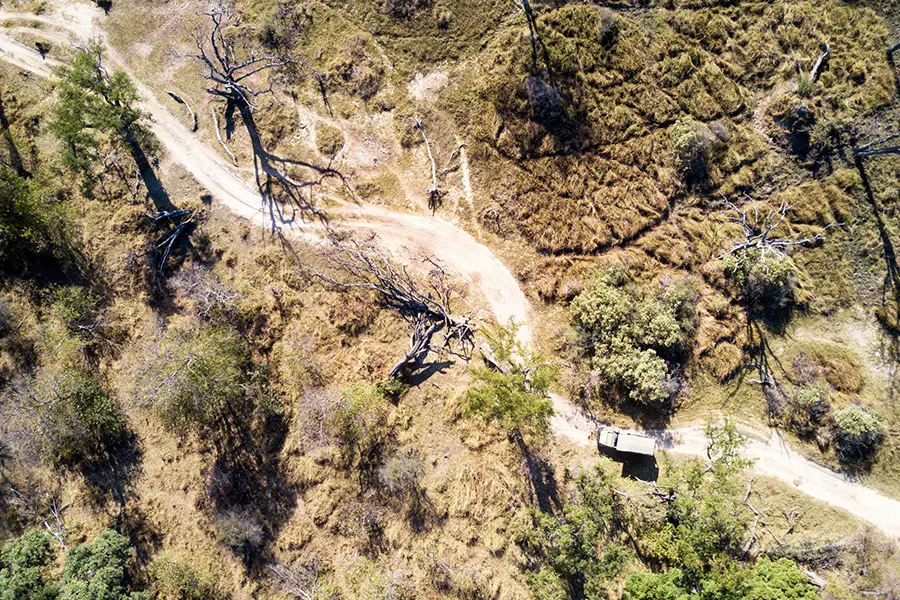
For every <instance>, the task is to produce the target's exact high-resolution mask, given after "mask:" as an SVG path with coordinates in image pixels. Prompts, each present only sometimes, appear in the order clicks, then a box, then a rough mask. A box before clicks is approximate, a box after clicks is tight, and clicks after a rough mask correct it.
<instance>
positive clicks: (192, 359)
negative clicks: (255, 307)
mask: <svg viewBox="0 0 900 600" xmlns="http://www.w3.org/2000/svg"><path fill="white" fill-rule="evenodd" d="M249 367H250V359H249V355H248V352H247V346H246V344H245V343H244V342H243V340H241V338H240V337H238V335H237V333H236V332H235V331H232V330H230V329H226V328H218V327H212V326H181V325H176V326H173V327H172V328H170V329H169V330H168V331H167V332H166V335H165V336H164V338H163V339H162V341H161V342H160V344H159V347H156V348H148V349H147V351H146V353H145V355H144V356H142V357H139V360H138V364H137V365H136V366H135V368H134V370H133V375H132V378H133V380H134V383H135V390H134V396H135V398H136V400H137V401H138V403H139V404H142V405H145V406H151V407H152V408H153V410H154V412H155V413H156V415H157V416H158V417H159V419H160V420H161V422H162V424H163V426H164V427H165V428H166V429H167V430H169V431H171V432H173V433H176V434H180V435H186V434H188V433H190V432H197V433H200V432H203V431H206V430H208V429H210V428H214V427H216V426H217V425H221V424H222V423H223V422H224V419H226V417H227V415H228V412H229V409H235V408H238V407H239V406H240V405H241V402H242V400H244V398H245V391H246V390H245V387H244V386H245V384H246V383H248V370H249Z"/></svg>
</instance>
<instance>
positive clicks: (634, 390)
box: [571, 270, 697, 410]
mask: <svg viewBox="0 0 900 600" xmlns="http://www.w3.org/2000/svg"><path fill="white" fill-rule="evenodd" d="M695 296H696V293H695V292H694V291H693V289H692V287H691V285H690V283H689V282H688V281H686V280H672V281H665V282H661V283H660V284H658V285H657V286H655V287H653V286H640V285H638V284H636V283H635V282H633V281H630V280H629V279H628V276H627V274H626V273H625V272H622V271H619V270H607V271H603V272H601V273H598V274H597V275H595V276H594V277H593V278H592V279H591V281H590V282H589V283H588V284H587V286H586V287H585V289H584V291H582V292H581V293H580V294H579V295H578V296H577V297H576V298H575V299H574V300H573V301H572V305H571V312H572V321H573V323H574V325H575V327H576V329H577V330H578V332H579V334H580V336H581V351H582V352H583V353H584V355H585V356H586V357H587V358H589V360H590V364H591V369H592V370H593V371H594V372H596V373H597V374H599V375H600V376H601V377H602V378H603V381H604V382H605V383H608V385H602V386H599V387H600V389H599V390H597V393H599V394H602V395H606V399H608V400H614V401H629V402H635V403H638V404H640V405H644V406H646V407H648V408H651V409H656V410H661V409H664V408H666V407H667V406H668V405H669V403H670V402H671V400H672V399H673V398H674V397H675V395H676V394H677V393H678V390H679V388H680V383H679V377H680V374H679V369H680V367H681V365H682V364H683V362H684V360H685V359H686V358H687V356H688V354H689V351H690V344H691V343H692V336H693V334H694V331H695V329H696V327H697V317H696V297H695Z"/></svg>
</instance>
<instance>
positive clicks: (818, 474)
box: [0, 3, 900, 538]
mask: <svg viewBox="0 0 900 600" xmlns="http://www.w3.org/2000/svg"><path fill="white" fill-rule="evenodd" d="M98 15H99V13H98V11H96V10H95V9H94V8H93V7H90V6H88V5H80V4H75V3H66V6H65V7H64V8H63V9H62V11H61V12H59V13H56V14H43V15H32V14H25V13H11V12H7V11H2V10H0V22H2V23H3V24H4V25H6V27H5V28H2V33H0V59H2V60H4V61H6V62H9V63H11V64H12V65H14V66H16V67H18V68H20V69H22V70H25V71H28V72H31V73H33V74H35V75H38V76H41V77H46V78H52V77H53V76H54V70H55V69H56V68H57V67H58V66H59V63H58V62H56V61H54V60H52V59H46V60H45V59H44V58H43V57H42V56H41V55H40V54H39V53H38V52H37V51H36V50H35V49H33V48H30V47H28V46H25V45H24V44H22V43H20V42H18V41H16V40H15V39H14V38H13V37H12V35H11V34H12V33H14V32H18V33H23V32H25V33H29V34H32V35H39V36H43V37H45V38H47V39H50V40H51V41H54V42H56V43H59V42H65V41H67V40H68V39H69V38H70V37H73V38H74V40H76V41H78V40H80V41H81V42H82V43H83V42H84V41H85V40H87V39H90V38H92V37H100V38H103V35H102V31H100V30H98V29H96V28H95V26H94V23H95V22H96V20H97V19H98V18H99V16H98ZM35 22H38V23H40V24H41V25H42V26H49V27H51V28H54V29H44V28H42V29H35V28H32V27H30V26H29V24H30V23H35ZM15 23H19V25H14V24H15ZM107 48H108V51H109V52H108V56H109V60H110V61H112V62H113V63H115V65H116V66H117V67H118V68H121V69H123V70H125V71H126V72H128V73H129V75H131V77H132V80H133V81H134V82H135V85H136V86H137V88H138V91H139V92H140V94H141V96H142V97H143V98H144V100H143V102H142V106H141V109H142V110H143V111H145V112H146V113H147V114H149V115H150V117H151V119H152V123H151V129H152V131H153V133H154V134H155V135H156V137H157V138H158V139H159V141H160V142H161V144H162V145H163V146H164V147H165V148H166V150H167V152H168V153H169V155H170V156H171V157H172V159H174V160H175V161H176V162H178V163H179V164H180V165H181V166H183V167H184V168H185V169H186V170H187V171H188V172H189V173H190V174H191V175H192V176H193V177H194V178H195V179H196V180H197V182H199V183H200V185H202V186H203V187H205V188H206V189H207V190H208V191H209V192H210V194H211V195H212V196H213V198H214V199H215V200H217V201H219V202H221V203H222V204H224V205H225V206H227V207H228V208H229V209H230V210H231V211H233V212H234V213H235V214H237V215H239V216H241V217H244V218H246V219H249V220H251V221H253V222H254V223H257V224H259V225H261V226H265V227H269V226H271V218H270V216H269V215H268V213H267V212H266V211H265V210H264V209H263V204H262V200H261V198H260V195H259V194H258V192H257V191H256V190H255V189H254V187H253V186H251V185H250V184H248V183H247V182H245V181H243V180H242V179H241V178H240V177H239V176H238V175H236V174H235V173H234V172H233V171H232V169H231V168H230V167H229V166H228V165H227V164H226V163H225V161H224V160H223V159H221V158H220V157H219V156H218V154H217V153H216V152H214V151H213V150H211V149H209V148H208V147H207V146H205V145H204V144H203V143H202V142H201V141H200V140H198V139H197V138H196V137H195V136H194V135H193V134H192V133H191V132H190V131H189V130H188V129H187V127H185V126H184V125H182V123H181V122H180V121H179V120H178V119H177V118H176V117H174V116H173V115H172V114H171V113H170V112H169V111H168V110H167V109H166V108H165V107H164V106H163V105H162V104H161V103H160V102H159V101H158V100H157V99H156V97H155V95H154V93H153V92H152V91H151V90H150V89H149V88H148V87H147V86H146V85H144V84H142V83H141V82H140V81H139V80H138V79H137V78H136V77H134V76H133V74H132V73H130V72H129V70H128V68H127V65H126V62H125V61H124V60H123V59H122V57H121V56H119V54H118V53H117V52H116V51H115V49H113V48H112V47H110V46H109V44H107ZM467 171H468V169H466V172H465V173H464V174H463V175H464V179H465V181H468V172H467ZM469 193H471V192H470V191H469V190H468V189H467V195H468V194H469ZM340 215H341V217H342V220H341V224H342V225H343V226H346V227H351V228H353V229H358V230H369V231H373V232H375V233H377V234H378V235H379V241H380V243H381V244H382V245H383V246H385V247H386V248H387V249H388V250H389V251H391V252H392V253H394V254H395V255H397V256H407V257H409V256H415V255H418V254H427V255H432V256H435V257H437V258H439V259H440V260H441V261H442V262H443V263H444V264H445V265H447V266H448V267H449V268H450V269H451V270H454V271H456V272H457V273H458V274H460V276H461V277H463V278H464V279H466V280H468V282H469V283H470V284H471V285H472V286H477V288H478V289H479V290H480V291H481V293H482V294H483V295H484V298H485V300H486V301H487V304H488V306H489V307H490V309H491V311H492V313H493V314H494V316H495V318H496V319H497V320H498V321H499V322H507V321H508V320H509V319H510V318H514V319H515V320H516V321H517V322H519V323H522V324H523V326H522V327H521V329H520V330H519V339H520V341H521V342H522V343H523V344H524V345H526V346H533V345H534V340H533V332H532V330H531V328H530V323H532V315H531V309H530V305H529V302H528V299H527V298H526V296H525V294H524V293H523V291H522V289H521V288H520V287H519V284H518V282H517V281H516V279H515V277H514V276H513V275H512V273H511V272H510V271H509V269H507V268H506V267H505V266H504V265H503V263H502V262H500V261H499V260H498V259H497V258H496V257H495V256H494V254H493V253H492V252H491V251H490V249H488V248H487V247H486V246H484V245H483V244H481V243H479V242H478V241H477V240H475V239H474V238H473V237H472V236H471V235H469V234H468V233H467V232H465V231H464V230H462V229H460V228H459V227H457V226H456V225H454V224H453V223H451V222H449V221H447V220H445V219H442V218H440V217H432V216H423V215H418V214H412V213H405V212H399V211H394V210H389V209H386V208H383V207H377V206H367V205H354V206H351V207H349V208H343V209H342V210H341V211H340ZM283 228H284V229H288V230H290V231H292V232H293V233H294V234H295V235H298V236H303V237H307V238H312V239H318V235H317V232H316V226H315V225H312V224H303V223H295V224H293V225H290V224H288V225H285V226H283ZM552 397H553V403H554V407H555V409H556V413H557V414H556V415H555V416H554V418H553V421H552V426H553V431H554V432H555V433H556V435H558V436H562V437H565V438H568V439H570V440H571V441H573V442H575V443H578V444H583V445H586V446H589V447H596V442H595V441H594V439H593V432H594V431H595V430H596V424H595V423H593V422H592V421H591V420H589V419H588V418H586V417H585V416H583V415H582V414H581V413H580V411H578V410H577V409H576V408H574V407H573V406H572V404H571V403H570V402H569V401H568V400H567V399H566V398H564V397H563V396H560V395H559V394H553V395H552ZM744 433H745V434H746V435H747V437H748V442H747V445H746V446H745V448H744V454H745V455H746V456H747V458H749V459H752V460H753V461H754V469H755V471H756V472H758V473H760V474H762V475H767V476H771V477H774V478H777V479H780V480H782V481H785V482H787V483H788V484H789V485H791V486H793V487H794V488H795V489H797V490H799V491H801V492H803V493H805V494H808V495H810V496H811V497H813V498H816V499H817V500H820V501H822V502H826V503H827V504H830V505H832V506H835V507H837V508H840V509H843V510H845V511H847V512H848V513H850V514H852V515H854V516H856V517H858V518H860V519H862V520H865V521H868V522H869V523H872V524H873V525H875V526H877V527H879V528H881V529H882V530H884V531H885V532H886V533H888V534H889V535H891V536H894V537H897V538H900V502H898V501H897V500H894V499H892V498H888V497H887V496H884V495H881V494H879V493H877V492H875V491H874V490H871V489H868V488H866V487H863V486H861V485H859V484H858V483H855V482H853V481H850V480H848V479H847V478H846V477H844V476H843V475H841V474H839V473H835V472H833V471H831V470H829V469H827V468H825V467H822V466H820V465H817V464H815V463H813V462H811V461H809V460H807V459H805V458H803V457H802V456H800V455H799V454H798V453H797V452H795V451H793V450H792V449H791V448H790V447H789V446H788V444H787V443H786V442H785V441H784V440H783V439H781V437H780V436H779V435H778V433H777V432H775V431H774V430H773V431H768V432H760V431H758V430H750V429H748V430H745V431H744ZM654 435H656V437H657V438H658V440H659V443H658V445H659V447H660V448H663V449H666V450H671V451H674V452H680V453H685V454H691V455H697V456H705V455H706V439H705V436H704V434H703V429H702V428H699V427H689V428H683V429H673V430H668V431H665V432H656V433H654Z"/></svg>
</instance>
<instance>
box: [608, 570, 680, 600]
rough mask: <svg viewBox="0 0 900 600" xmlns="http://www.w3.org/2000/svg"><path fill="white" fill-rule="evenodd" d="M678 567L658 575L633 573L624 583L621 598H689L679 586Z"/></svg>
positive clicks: (625, 599)
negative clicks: (623, 591)
mask: <svg viewBox="0 0 900 600" xmlns="http://www.w3.org/2000/svg"><path fill="white" fill-rule="evenodd" d="M681 579H682V573H681V570H680V569H669V570H668V571H666V572H665V573H661V574H659V575H656V574H653V573H643V572H640V573H633V574H632V575H631V576H630V577H629V578H628V582H627V583H626V584H625V595H624V596H622V598H623V600H691V594H688V593H685V592H684V590H682V588H681V586H680V582H681Z"/></svg>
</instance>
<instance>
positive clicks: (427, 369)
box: [404, 360, 456, 387]
mask: <svg viewBox="0 0 900 600" xmlns="http://www.w3.org/2000/svg"><path fill="white" fill-rule="evenodd" d="M455 364H456V362H455V361H453V360H435V361H432V362H429V363H425V364H423V365H421V366H420V367H418V368H413V369H410V370H409V371H407V374H406V376H405V377H404V380H405V381H406V383H408V384H409V385H410V386H412V387H417V386H420V385H422V384H423V383H425V382H426V381H428V380H429V379H430V378H431V377H432V376H433V375H436V374H437V373H440V374H442V375H443V374H445V373H446V372H447V369H449V368H450V367H452V366H453V365H455Z"/></svg>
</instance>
